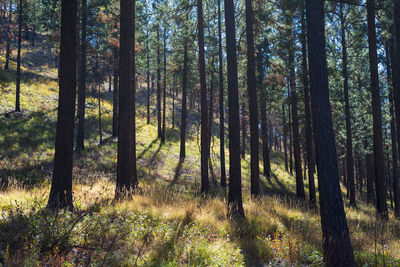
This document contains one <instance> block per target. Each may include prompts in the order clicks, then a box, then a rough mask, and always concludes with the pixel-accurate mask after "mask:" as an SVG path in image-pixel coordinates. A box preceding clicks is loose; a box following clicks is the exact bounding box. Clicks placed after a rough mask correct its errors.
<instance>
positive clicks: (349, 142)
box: [339, 3, 356, 206]
mask: <svg viewBox="0 0 400 267" xmlns="http://www.w3.org/2000/svg"><path fill="white" fill-rule="evenodd" d="M343 12H344V11H343V3H340V14H339V15H340V29H341V35H342V40H341V41H342V74H343V80H344V81H343V92H344V101H345V108H344V109H345V112H344V113H345V118H346V175H347V180H348V185H349V187H348V189H349V190H348V192H349V195H350V205H351V206H355V205H356V190H355V182H354V160H353V139H352V132H351V117H350V101H349V75H348V71H347V45H346V25H345V18H344V13H343Z"/></svg>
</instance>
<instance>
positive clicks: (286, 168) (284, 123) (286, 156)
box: [267, 103, 289, 172]
mask: <svg viewBox="0 0 400 267" xmlns="http://www.w3.org/2000/svg"><path fill="white" fill-rule="evenodd" d="M285 111H286V104H285V103H283V104H282V114H283V117H282V123H283V154H284V157H285V171H286V172H287V171H288V170H289V166H288V149H287V146H288V144H287V123H286V116H285ZM267 142H268V139H267Z"/></svg>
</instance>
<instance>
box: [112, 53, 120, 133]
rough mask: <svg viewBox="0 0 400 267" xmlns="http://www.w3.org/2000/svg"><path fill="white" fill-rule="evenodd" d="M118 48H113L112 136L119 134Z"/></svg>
mask: <svg viewBox="0 0 400 267" xmlns="http://www.w3.org/2000/svg"><path fill="white" fill-rule="evenodd" d="M118 53H119V52H118V48H117V47H115V48H114V49H113V54H114V62H113V76H114V80H113V82H114V85H113V86H114V90H113V129H112V136H113V137H117V136H118Z"/></svg>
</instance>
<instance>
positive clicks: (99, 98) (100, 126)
mask: <svg viewBox="0 0 400 267" xmlns="http://www.w3.org/2000/svg"><path fill="white" fill-rule="evenodd" d="M98 87H99V90H98V96H97V99H98V104H99V135H100V144H102V143H103V128H102V125H101V89H100V88H101V86H98Z"/></svg>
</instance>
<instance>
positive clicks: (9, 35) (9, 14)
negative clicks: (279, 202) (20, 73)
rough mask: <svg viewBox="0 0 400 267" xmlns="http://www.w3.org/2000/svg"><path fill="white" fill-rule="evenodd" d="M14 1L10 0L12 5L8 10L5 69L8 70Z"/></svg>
mask: <svg viewBox="0 0 400 267" xmlns="http://www.w3.org/2000/svg"><path fill="white" fill-rule="evenodd" d="M11 10H12V1H11V0H10V7H9V10H8V25H7V32H6V34H7V44H6V63H5V65H4V69H6V70H8V68H9V63H10V53H11V17H12V15H11V14H12V13H11Z"/></svg>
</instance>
